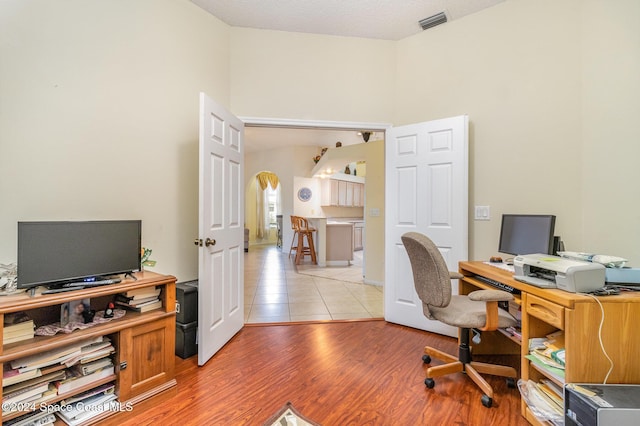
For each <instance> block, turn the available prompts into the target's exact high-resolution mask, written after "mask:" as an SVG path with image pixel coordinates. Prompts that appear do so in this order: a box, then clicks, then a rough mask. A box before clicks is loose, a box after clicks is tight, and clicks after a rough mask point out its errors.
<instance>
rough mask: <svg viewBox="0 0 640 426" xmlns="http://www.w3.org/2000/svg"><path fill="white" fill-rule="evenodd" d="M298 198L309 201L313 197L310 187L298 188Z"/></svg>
mask: <svg viewBox="0 0 640 426" xmlns="http://www.w3.org/2000/svg"><path fill="white" fill-rule="evenodd" d="M298 199H299V200H300V201H309V200H310V199H311V190H310V189H309V188H300V189H299V190H298Z"/></svg>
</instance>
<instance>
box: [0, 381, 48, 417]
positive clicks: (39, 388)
mask: <svg viewBox="0 0 640 426" xmlns="http://www.w3.org/2000/svg"><path fill="white" fill-rule="evenodd" d="M48 389H49V383H38V384H35V385H32V386H28V387H26V388H22V389H19V390H16V391H14V392H11V393H7V394H5V393H4V392H3V394H2V406H3V407H6V406H10V405H11V404H17V403H19V402H27V401H31V400H33V399H37V398H40V397H41V396H42V394H43V393H44V392H46V391H47V390H48ZM3 411H4V410H3Z"/></svg>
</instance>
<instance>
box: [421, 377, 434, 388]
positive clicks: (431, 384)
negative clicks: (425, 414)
mask: <svg viewBox="0 0 640 426" xmlns="http://www.w3.org/2000/svg"><path fill="white" fill-rule="evenodd" d="M424 385H425V386H426V387H427V388H428V389H433V387H434V386H435V385H436V382H435V380H433V379H429V378H427V379H424Z"/></svg>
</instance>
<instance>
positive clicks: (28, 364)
mask: <svg viewBox="0 0 640 426" xmlns="http://www.w3.org/2000/svg"><path fill="white" fill-rule="evenodd" d="M96 341H102V336H98V337H94V338H91V339H86V340H83V341H80V342H77V343H73V344H71V345H67V346H63V347H60V348H56V349H51V350H49V351H44V352H40V353H37V354H35V355H30V356H26V357H23V358H18V359H15V360H13V361H11V368H12V369H18V370H20V371H21V372H25V371H29V370H34V369H36V368H43V367H47V366H50V365H54V364H61V363H64V362H65V361H66V360H68V359H70V358H73V357H75V356H78V355H80V354H81V349H82V347H83V346H86V345H88V344H90V343H93V342H96Z"/></svg>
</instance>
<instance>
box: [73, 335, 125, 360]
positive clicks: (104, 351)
mask: <svg viewBox="0 0 640 426" xmlns="http://www.w3.org/2000/svg"><path fill="white" fill-rule="evenodd" d="M114 352H115V348H114V347H113V345H112V344H111V340H110V339H109V338H108V337H104V338H102V340H100V341H96V342H91V343H90V344H87V345H85V346H82V347H81V348H80V353H79V354H77V355H76V356H74V357H72V358H69V359H67V360H66V361H65V365H66V366H67V367H70V366H72V365H75V364H77V363H81V364H83V363H87V362H91V361H94V360H96V359H99V358H102V357H105V356H107V355H110V354H112V353H114Z"/></svg>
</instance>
